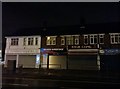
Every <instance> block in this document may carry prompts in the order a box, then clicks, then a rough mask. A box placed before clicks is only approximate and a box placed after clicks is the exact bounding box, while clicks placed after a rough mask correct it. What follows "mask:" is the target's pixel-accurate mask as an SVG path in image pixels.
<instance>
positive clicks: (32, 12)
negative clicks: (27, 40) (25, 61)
mask: <svg viewBox="0 0 120 89" xmlns="http://www.w3.org/2000/svg"><path fill="white" fill-rule="evenodd" d="M118 5H119V3H117V2H116V3H115V2H114V3H113V2H111V3H108V2H106V3H98V2H97V3H92V2H90V3H81V2H74V3H73V2H71V3H69V2H63V3H62V2H59V3H58V2H57V3H53V2H50V3H46V2H45V3H43V2H35V3H33V2H26V3H25V2H23V3H22V2H3V3H2V36H3V41H2V46H3V47H2V49H3V50H4V48H5V39H4V36H7V35H17V34H16V33H19V31H20V30H19V29H23V28H34V27H35V28H36V27H37V28H39V27H41V26H43V23H44V22H46V23H47V26H48V27H51V26H64V25H80V19H81V17H84V19H85V22H86V24H96V23H116V22H120V21H119V20H120V19H119V13H118V12H119V10H120V9H119V6H118ZM34 30H38V29H34ZM100 30H102V29H100ZM107 30H108V29H107ZM22 33H24V32H23V31H22ZM26 33H29V32H26ZM3 53H4V52H3ZM3 55H4V54H3ZM3 57H4V56H3Z"/></svg>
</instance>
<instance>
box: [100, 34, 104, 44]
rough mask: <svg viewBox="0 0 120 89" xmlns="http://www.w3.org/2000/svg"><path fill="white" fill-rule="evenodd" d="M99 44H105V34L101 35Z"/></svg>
mask: <svg viewBox="0 0 120 89" xmlns="http://www.w3.org/2000/svg"><path fill="white" fill-rule="evenodd" d="M99 43H100V44H104V34H99Z"/></svg>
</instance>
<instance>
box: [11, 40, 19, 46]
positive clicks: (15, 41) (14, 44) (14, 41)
mask: <svg viewBox="0 0 120 89" xmlns="http://www.w3.org/2000/svg"><path fill="white" fill-rule="evenodd" d="M18 45H19V38H11V46H18Z"/></svg>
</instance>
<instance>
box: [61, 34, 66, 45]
mask: <svg viewBox="0 0 120 89" xmlns="http://www.w3.org/2000/svg"><path fill="white" fill-rule="evenodd" d="M62 41H63V43H62ZM61 45H65V37H64V36H61Z"/></svg>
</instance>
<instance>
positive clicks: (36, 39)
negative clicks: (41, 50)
mask: <svg viewBox="0 0 120 89" xmlns="http://www.w3.org/2000/svg"><path fill="white" fill-rule="evenodd" d="M35 45H38V38H37V37H36V38H35Z"/></svg>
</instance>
